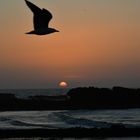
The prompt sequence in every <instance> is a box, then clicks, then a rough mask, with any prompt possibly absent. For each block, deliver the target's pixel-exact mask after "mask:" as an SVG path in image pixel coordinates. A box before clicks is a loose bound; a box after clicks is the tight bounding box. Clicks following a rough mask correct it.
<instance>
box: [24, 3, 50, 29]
mask: <svg viewBox="0 0 140 140" xmlns="http://www.w3.org/2000/svg"><path fill="white" fill-rule="evenodd" d="M25 2H26V4H27V6H28V7H29V8H30V9H31V11H32V12H33V14H34V28H35V30H38V29H44V28H48V25H49V22H50V20H51V19H52V14H51V13H50V12H49V11H48V10H46V9H40V8H39V7H37V6H36V5H34V4H33V3H31V2H29V1H28V0H25Z"/></svg>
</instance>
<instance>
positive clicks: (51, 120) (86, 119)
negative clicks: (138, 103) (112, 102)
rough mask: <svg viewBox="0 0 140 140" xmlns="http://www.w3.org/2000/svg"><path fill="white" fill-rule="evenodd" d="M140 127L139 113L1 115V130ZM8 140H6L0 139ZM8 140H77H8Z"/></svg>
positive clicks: (106, 111) (82, 112)
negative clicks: (116, 125)
mask: <svg viewBox="0 0 140 140" xmlns="http://www.w3.org/2000/svg"><path fill="white" fill-rule="evenodd" d="M112 124H123V125H125V126H126V127H128V128H132V127H140V109H128V110H96V111H94V110H77V111H76V110H75V111H69V110H64V111H11V112H10V111H7V112H0V129H32V128H43V129H44V128H49V129H54V128H55V129H56V128H73V127H83V128H109V127H110V126H111V125H112ZM1 140H7V139H1ZM9 140H79V139H78V138H16V139H15V138H13V139H12V138H10V139H9ZM80 140H140V138H139V137H138V138H134V137H133V138H83V139H82V138H80Z"/></svg>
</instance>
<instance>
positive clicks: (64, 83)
mask: <svg viewBox="0 0 140 140" xmlns="http://www.w3.org/2000/svg"><path fill="white" fill-rule="evenodd" d="M59 86H60V87H62V88H66V87H68V83H67V82H64V81H63V82H60V83H59Z"/></svg>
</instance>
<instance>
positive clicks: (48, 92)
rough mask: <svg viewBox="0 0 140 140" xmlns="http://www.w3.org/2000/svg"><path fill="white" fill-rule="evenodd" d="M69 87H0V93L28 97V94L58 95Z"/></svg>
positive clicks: (64, 92)
mask: <svg viewBox="0 0 140 140" xmlns="http://www.w3.org/2000/svg"><path fill="white" fill-rule="evenodd" d="M68 91H69V89H67V88H59V89H0V93H5V94H7V93H11V94H15V95H16V97H18V98H28V97H29V96H36V95H44V96H59V95H65V94H66V93H67V92H68Z"/></svg>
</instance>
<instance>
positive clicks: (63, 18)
mask: <svg viewBox="0 0 140 140" xmlns="http://www.w3.org/2000/svg"><path fill="white" fill-rule="evenodd" d="M30 1H31V2H33V3H35V4H36V5H38V6H39V7H42V8H43V7H44V8H46V9H48V10H50V11H51V12H52V13H53V16H54V18H53V20H52V21H51V23H50V26H51V27H55V28H56V29H58V30H60V31H61V32H59V33H54V34H51V35H47V36H31V35H26V34H24V33H25V32H28V31H31V30H32V13H31V11H30V10H29V9H28V7H27V6H26V4H25V2H24V0H0V33H1V35H0V88H56V87H58V83H59V82H60V81H67V82H68V83H69V86H70V87H77V86H98V87H112V86H125V87H140V0H30Z"/></svg>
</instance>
